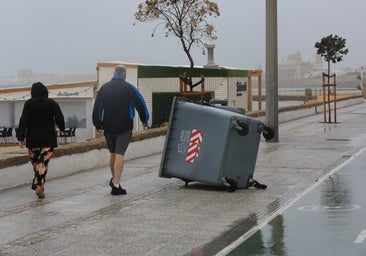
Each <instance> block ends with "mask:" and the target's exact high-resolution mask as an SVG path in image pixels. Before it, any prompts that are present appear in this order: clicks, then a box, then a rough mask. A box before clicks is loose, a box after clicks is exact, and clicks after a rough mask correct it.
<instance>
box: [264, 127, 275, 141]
mask: <svg viewBox="0 0 366 256" xmlns="http://www.w3.org/2000/svg"><path fill="white" fill-rule="evenodd" d="M262 135H263V137H264V138H265V139H266V140H270V139H272V138H273V137H274V130H273V129H272V128H271V127H268V126H265V127H263V130H262Z"/></svg>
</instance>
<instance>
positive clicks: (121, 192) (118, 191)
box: [111, 184, 127, 195]
mask: <svg viewBox="0 0 366 256" xmlns="http://www.w3.org/2000/svg"><path fill="white" fill-rule="evenodd" d="M111 194H112V195H126V194H127V191H126V190H125V189H123V188H122V187H121V185H119V184H118V188H117V187H116V186H112V191H111Z"/></svg>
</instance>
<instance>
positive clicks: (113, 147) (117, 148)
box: [104, 131, 132, 155]
mask: <svg viewBox="0 0 366 256" xmlns="http://www.w3.org/2000/svg"><path fill="white" fill-rule="evenodd" d="M131 135H132V131H126V132H123V133H120V134H104V137H105V140H106V142H107V147H108V149H109V152H110V153H116V154H121V155H124V154H125V152H126V150H127V147H128V144H129V143H130V139H131Z"/></svg>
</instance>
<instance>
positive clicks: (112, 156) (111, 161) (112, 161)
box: [109, 153, 116, 182]
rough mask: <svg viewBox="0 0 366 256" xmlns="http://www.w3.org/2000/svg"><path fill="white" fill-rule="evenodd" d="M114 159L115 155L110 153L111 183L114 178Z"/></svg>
mask: <svg viewBox="0 0 366 256" xmlns="http://www.w3.org/2000/svg"><path fill="white" fill-rule="evenodd" d="M115 159H116V154H114V153H111V154H110V156H109V168H110V170H111V174H112V182H113V180H114V176H115V173H114V162H115Z"/></svg>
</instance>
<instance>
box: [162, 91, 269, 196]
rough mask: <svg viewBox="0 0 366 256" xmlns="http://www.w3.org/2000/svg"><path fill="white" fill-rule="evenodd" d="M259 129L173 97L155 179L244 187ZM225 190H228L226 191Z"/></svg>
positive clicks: (244, 118)
mask: <svg viewBox="0 0 366 256" xmlns="http://www.w3.org/2000/svg"><path fill="white" fill-rule="evenodd" d="M263 127H264V125H263V124H262V123H261V122H260V121H258V120H256V119H254V118H250V117H248V116H245V115H242V114H240V113H236V112H233V111H229V110H225V109H221V108H217V107H213V106H209V105H207V104H198V103H195V102H191V101H187V100H185V99H182V98H178V97H176V98H174V100H173V103H172V108H171V112H170V117H169V126H168V131H167V135H166V139H165V145H164V150H163V155H162V159H161V164H160V171H159V177H164V178H173V177H174V178H179V179H182V180H183V181H185V182H186V185H188V182H191V181H199V182H204V183H209V184H213V185H220V186H221V185H222V186H229V187H230V188H231V191H234V190H235V189H236V188H247V187H248V186H249V185H250V183H251V181H252V179H253V172H254V168H255V164H256V160H257V153H258V147H259V142H260V135H261V133H262V131H263ZM229 191H230V190H229Z"/></svg>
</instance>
